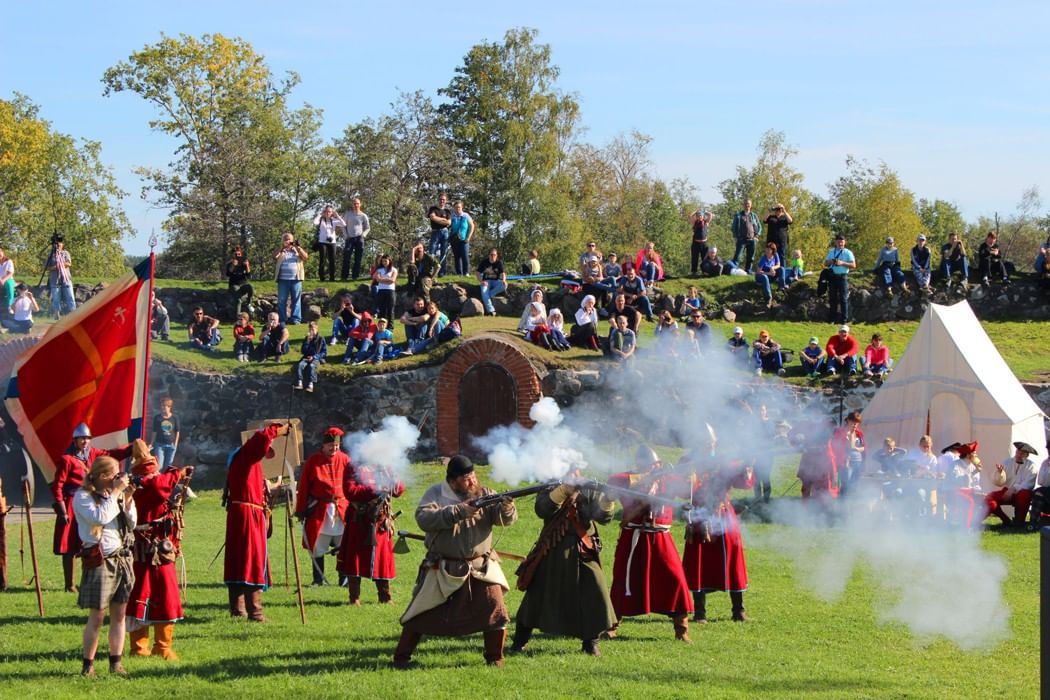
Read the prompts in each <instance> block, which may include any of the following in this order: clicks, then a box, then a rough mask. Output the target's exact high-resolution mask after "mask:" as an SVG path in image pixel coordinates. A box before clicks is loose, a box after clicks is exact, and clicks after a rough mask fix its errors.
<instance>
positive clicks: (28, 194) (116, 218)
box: [0, 95, 131, 279]
mask: <svg viewBox="0 0 1050 700" xmlns="http://www.w3.org/2000/svg"><path fill="white" fill-rule="evenodd" d="M38 113H39V110H38V108H37V106H36V105H34V104H33V103H32V102H31V101H30V100H29V99H28V98H26V97H24V96H22V95H16V96H15V98H14V99H13V100H11V101H7V100H0V241H2V245H3V247H4V248H5V249H6V252H7V254H8V255H10V256H11V257H12V258H14V259H15V261H16V265H17V274H18V276H19V277H20V278H22V277H24V278H32V277H36V276H38V275H39V274H40V272H41V270H42V268H43V265H44V262H45V260H46V258H47V254H48V251H49V250H50V239H51V236H52V234H54V233H62V234H63V235H64V236H65V238H66V248H67V249H68V250H69V251H70V254H71V256H72V258H73V275H74V279H76V278H77V277H78V276H79V275H81V274H84V275H100V276H113V275H117V274H120V273H121V272H122V271H123V270H124V259H123V258H124V255H123V251H122V249H121V246H120V240H121V239H122V238H123V237H124V236H126V235H128V234H129V233H130V231H131V225H130V224H129V223H128V220H127V217H126V216H125V214H124V211H123V209H122V208H121V205H120V202H121V200H122V199H123V198H124V197H125V196H126V194H125V193H124V192H123V191H122V190H121V189H120V188H119V187H117V184H116V181H115V180H114V178H113V173H112V171H111V170H110V169H109V168H107V167H106V166H105V165H103V164H102V159H101V145H100V144H99V143H98V142H95V141H88V140H81V141H79V142H78V141H76V140H75V139H74V138H73V137H71V136H67V135H66V134H62V133H59V132H55V131H52V130H51V125H50V124H49V123H48V122H47V121H45V120H43V119H41V118H40V117H39V115H38Z"/></svg>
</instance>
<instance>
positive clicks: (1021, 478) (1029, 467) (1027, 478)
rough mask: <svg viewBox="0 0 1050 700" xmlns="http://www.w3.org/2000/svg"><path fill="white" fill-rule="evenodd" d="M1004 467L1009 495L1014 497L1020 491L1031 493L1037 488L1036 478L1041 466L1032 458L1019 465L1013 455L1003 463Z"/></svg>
mask: <svg viewBox="0 0 1050 700" xmlns="http://www.w3.org/2000/svg"><path fill="white" fill-rule="evenodd" d="M1003 467H1004V468H1005V469H1004V473H1005V474H1006V492H1007V494H1010V495H1012V494H1015V493H1017V492H1018V491H1031V490H1032V489H1034V488H1035V476H1036V474H1037V473H1038V471H1039V466H1038V465H1037V464H1036V463H1035V461H1034V460H1033V459H1032V458H1031V457H1028V458H1026V459H1025V461H1023V462H1021V463H1020V464H1018V463H1017V462H1015V461H1014V458H1013V456H1012V455H1011V457H1010V459H1009V460H1007V461H1005V462H1003Z"/></svg>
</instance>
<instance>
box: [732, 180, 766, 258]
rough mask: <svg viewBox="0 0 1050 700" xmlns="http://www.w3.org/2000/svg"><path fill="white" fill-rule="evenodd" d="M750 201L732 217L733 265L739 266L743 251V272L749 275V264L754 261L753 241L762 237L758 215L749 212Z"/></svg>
mask: <svg viewBox="0 0 1050 700" xmlns="http://www.w3.org/2000/svg"><path fill="white" fill-rule="evenodd" d="M751 207H752V204H751V200H750V199H748V200H746V201H745V202H744V208H743V209H741V210H740V211H738V212H737V213H736V216H734V217H733V226H732V231H733V239H734V240H736V252H734V253H733V265H735V266H737V267H739V266H740V253H741V251H744V253H745V255H746V257H745V258H744V266H743V267H744V272H746V273H747V274H749V275H750V274H751V264H752V263H753V262H754V260H755V241H756V240H757V239H758V237H759V236H760V235H762V223H761V222H760V221H759V220H758V215H757V214H755V212H753V211H751Z"/></svg>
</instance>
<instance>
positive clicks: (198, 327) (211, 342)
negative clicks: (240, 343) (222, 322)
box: [186, 306, 222, 352]
mask: <svg viewBox="0 0 1050 700" xmlns="http://www.w3.org/2000/svg"><path fill="white" fill-rule="evenodd" d="M186 335H187V336H188V337H189V341H190V347H192V348H196V349H198V350H206V351H207V352H215V349H216V347H218V345H219V343H220V342H222V334H220V333H219V319H217V318H212V317H211V316H205V315H204V309H203V308H201V307H200V306H198V307H196V308H195V309H193V320H192V321H190V324H189V326H187V327H186Z"/></svg>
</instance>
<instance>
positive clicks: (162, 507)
mask: <svg viewBox="0 0 1050 700" xmlns="http://www.w3.org/2000/svg"><path fill="white" fill-rule="evenodd" d="M182 475H183V472H182V470H181V469H173V470H171V471H168V472H164V473H163V474H156V475H154V476H150V477H146V478H145V479H144V480H143V482H142V486H141V487H139V488H137V489H135V493H134V494H133V495H132V498H134V499H135V509H136V510H137V511H138V514H139V520H138V522H139V525H138V527H136V528H135V539H136V541H138V540H146V541H150V540H153V539H155V538H162V537H167V538H169V539H171V540H172V541H173V542H174V541H175V537H176V535H177V533H176V532H175V530H174V527H175V523H174V520H173V519H172V518H170V517H169V512H170V509H169V507H168V499H169V498H170V497H171V492H172V491H173V490H174V489H175V485H176V484H178V483H179V479H181V478H182ZM150 523H153V524H152V525H150V527H149V529H148V530H140V529H139V527H142V526H144V525H147V524H150ZM134 569H135V585H134V586H133V587H132V589H131V600H130V601H129V602H128V616H129V617H133V618H135V619H138V620H141V621H143V622H145V623H146V624H155V623H161V622H176V621H178V620H181V619H182V601H181V600H180V598H179V580H178V576H177V575H176V573H175V562H171V563H169V564H161V565H159V566H154V565H152V564H145V563H142V562H138V561H136V562H135V563H134Z"/></svg>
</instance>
